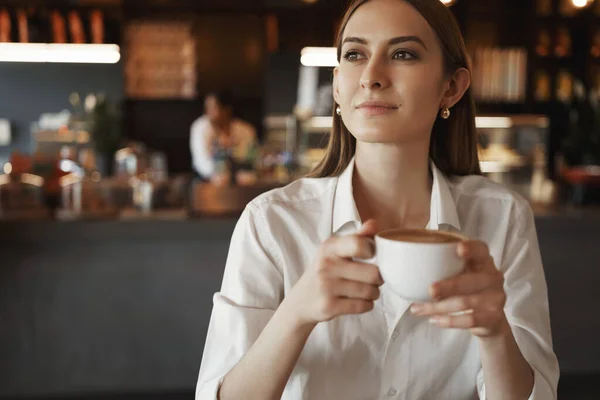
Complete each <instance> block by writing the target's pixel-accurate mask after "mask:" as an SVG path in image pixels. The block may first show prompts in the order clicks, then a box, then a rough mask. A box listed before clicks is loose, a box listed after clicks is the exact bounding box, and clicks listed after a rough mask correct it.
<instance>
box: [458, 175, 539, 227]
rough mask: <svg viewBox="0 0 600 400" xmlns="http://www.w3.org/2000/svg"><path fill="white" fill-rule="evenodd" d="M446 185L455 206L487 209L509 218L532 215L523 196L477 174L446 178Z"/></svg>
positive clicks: (491, 212) (529, 206)
mask: <svg viewBox="0 0 600 400" xmlns="http://www.w3.org/2000/svg"><path fill="white" fill-rule="evenodd" d="M448 187H449V189H450V192H451V193H452V196H453V197H454V200H455V202H456V205H457V207H461V206H462V207H468V208H470V209H474V210H482V211H487V213H489V214H493V215H496V216H499V217H500V216H502V217H505V216H507V215H509V216H510V217H511V218H519V217H525V216H530V215H533V212H532V210H531V205H530V204H529V201H527V200H526V199H525V198H524V197H523V196H521V195H520V194H518V193H517V192H515V191H514V190H511V189H509V188H507V187H506V186H504V185H502V184H500V183H497V182H495V181H492V180H491V179H488V178H485V177H483V176H479V175H469V176H464V177H454V178H449V179H448Z"/></svg>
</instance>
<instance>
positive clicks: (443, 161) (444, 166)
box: [308, 0, 481, 178]
mask: <svg viewBox="0 0 600 400" xmlns="http://www.w3.org/2000/svg"><path fill="white" fill-rule="evenodd" d="M368 1H370V0H354V1H352V2H351V3H350V5H349V6H348V8H347V10H346V12H345V13H344V17H343V18H342V22H341V24H340V28H339V30H338V32H337V36H336V40H335V46H336V47H337V59H338V62H339V61H340V58H341V51H342V40H343V36H344V31H345V29H346V25H347V24H348V20H349V19H350V17H352V15H353V14H354V12H355V11H356V10H357V9H358V8H359V7H360V6H362V5H363V4H365V3H367V2H368ZM398 1H405V2H407V3H408V4H410V5H411V6H413V7H414V8H415V9H416V10H417V11H418V12H419V13H420V14H421V15H422V16H423V17H424V18H425V20H426V21H427V22H428V23H429V25H430V26H431V27H432V28H433V30H434V31H435V33H436V35H437V38H438V42H439V44H440V46H441V48H442V55H443V59H444V61H443V62H444V73H445V74H446V76H452V74H454V73H455V72H456V71H457V70H458V69H460V68H465V69H467V70H469V72H470V66H469V63H468V56H467V48H466V46H465V41H464V38H463V36H462V33H461V32H460V28H459V26H458V23H457V22H456V19H455V18H454V16H453V15H452V13H451V12H450V11H449V10H448V8H447V7H446V6H445V5H443V4H442V2H441V1H439V0H398ZM337 107H338V104H335V102H334V105H333V112H332V114H333V127H332V131H331V134H330V136H329V143H328V144H327V149H326V153H325V157H324V158H323V159H322V160H321V162H320V163H319V164H318V165H317V166H316V167H315V169H314V170H313V171H312V172H311V173H310V174H309V175H308V176H310V177H313V178H323V177H330V176H338V175H340V174H341V173H342V172H343V171H344V170H345V169H346V167H347V166H348V164H349V163H350V160H351V159H352V157H353V156H354V154H355V152H356V139H355V138H354V136H352V134H351V133H350V131H348V128H346V126H345V125H344V122H343V121H342V118H341V116H339V115H337V113H336V112H335V109H336V108H337ZM429 157H430V158H431V159H432V160H433V162H434V163H435V165H436V166H437V167H438V168H439V169H440V170H441V171H442V172H443V173H444V174H445V175H448V176H452V175H461V176H464V175H479V174H481V170H480V167H479V159H478V156H477V130H476V128H475V102H474V101H473V96H472V94H471V89H470V88H469V89H467V91H466V92H465V94H464V95H463V97H462V98H461V99H460V101H459V102H458V103H457V104H455V105H454V107H453V108H452V114H451V115H450V117H449V118H448V119H447V120H445V119H442V118H441V117H439V116H438V118H437V119H436V121H435V123H434V125H433V129H432V132H431V141H430V145H429Z"/></svg>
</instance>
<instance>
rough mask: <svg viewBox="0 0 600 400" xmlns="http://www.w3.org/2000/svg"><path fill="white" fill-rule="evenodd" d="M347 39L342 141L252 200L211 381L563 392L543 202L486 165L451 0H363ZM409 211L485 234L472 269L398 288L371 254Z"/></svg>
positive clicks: (210, 385) (340, 90)
mask: <svg viewBox="0 0 600 400" xmlns="http://www.w3.org/2000/svg"><path fill="white" fill-rule="evenodd" d="M337 48H338V56H339V57H338V58H339V62H340V64H339V67H338V68H336V69H335V71H334V98H335V111H334V116H333V117H334V122H333V123H334V127H333V132H332V134H331V138H330V142H329V147H328V150H327V155H326V156H325V158H324V160H323V161H322V162H321V164H320V165H319V166H318V167H317V168H316V170H315V171H314V172H313V174H312V177H310V178H305V179H300V180H298V181H296V182H294V183H292V184H291V185H289V186H287V187H285V188H283V189H279V190H275V191H273V192H270V193H267V194H265V195H263V196H261V197H259V198H257V199H256V200H254V201H253V202H252V203H251V204H249V205H248V207H247V208H246V210H245V211H244V213H243V215H242V216H241V218H240V220H239V222H238V225H237V227H236V229H235V231H234V234H233V237H232V241H231V249H230V253H229V258H228V260H227V265H226V269H225V275H224V278H223V286H222V289H221V292H220V293H218V294H216V295H215V298H214V309H213V314H212V318H211V322H210V328H209V331H208V338H207V342H206V347H205V351H204V359H203V361H202V366H201V368H200V377H199V382H198V387H197V392H196V398H197V399H215V398H220V399H223V400H228V399H261V400H265V399H279V398H284V399H310V400H316V399H317V400H318V399H357V400H358V399H360V400H364V399H386V398H390V399H408V400H416V399H476V398H478V397H479V398H486V399H490V400H493V399H535V400H547V399H553V398H555V397H556V386H557V381H558V374H559V372H558V364H557V360H556V357H555V355H554V353H553V350H552V345H551V336H550V323H549V317H548V299H547V292H546V283H545V278H544V273H543V268H542V264H541V258H540V254H539V247H538V243H537V237H536V231H535V226H534V219H533V215H532V211H531V208H530V207H529V205H528V203H527V202H526V201H525V200H523V199H522V198H520V197H518V196H517V195H515V194H513V193H512V192H510V191H509V190H507V189H505V188H503V187H502V186H500V185H497V184H495V183H493V182H491V181H489V180H487V179H485V178H483V177H481V176H478V175H479V173H480V171H479V167H478V160H477V151H476V133H475V115H474V106H473V100H472V98H471V94H470V91H469V85H470V71H469V66H468V63H467V54H466V50H465V45H464V41H463V39H462V36H461V34H460V32H459V29H458V27H457V24H456V22H455V20H454V19H453V17H452V16H451V13H450V12H449V11H448V10H447V9H446V7H445V6H444V5H443V4H442V3H441V2H440V1H439V0H357V1H354V2H353V3H352V4H351V5H350V7H349V9H348V11H347V12H346V14H345V17H344V19H343V22H342V24H341V29H340V32H339V35H338V40H337ZM394 227H407V228H425V227H426V228H428V229H437V230H445V231H455V232H461V233H463V234H465V235H467V236H468V237H470V238H471V239H472V240H471V241H467V242H463V243H461V245H460V246H459V255H460V256H461V257H463V258H464V260H465V262H466V265H467V268H466V270H465V272H464V273H463V274H461V275H460V276H457V277H454V278H451V279H449V280H446V281H442V282H438V283H436V284H434V285H433V286H432V287H431V288H430V292H431V294H432V298H434V299H435V301H431V302H428V303H424V304H411V303H410V302H409V301H407V300H404V299H402V298H399V297H397V296H395V295H394V294H393V293H391V292H390V291H389V289H388V288H387V287H386V285H385V284H384V282H382V280H381V277H380V275H379V273H378V270H377V267H376V266H375V265H370V264H368V263H363V262H359V261H357V259H370V258H371V257H372V256H373V253H374V249H373V242H372V236H373V235H374V234H375V233H376V232H377V231H378V230H381V229H386V228H394ZM401 262H402V260H398V263H401Z"/></svg>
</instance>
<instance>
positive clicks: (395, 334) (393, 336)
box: [392, 329, 400, 339]
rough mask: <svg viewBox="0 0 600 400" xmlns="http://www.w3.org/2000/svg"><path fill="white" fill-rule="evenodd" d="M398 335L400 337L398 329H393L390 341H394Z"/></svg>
mask: <svg viewBox="0 0 600 400" xmlns="http://www.w3.org/2000/svg"><path fill="white" fill-rule="evenodd" d="M398 335H400V332H398V329H394V332H392V339H396V338H397V337H398Z"/></svg>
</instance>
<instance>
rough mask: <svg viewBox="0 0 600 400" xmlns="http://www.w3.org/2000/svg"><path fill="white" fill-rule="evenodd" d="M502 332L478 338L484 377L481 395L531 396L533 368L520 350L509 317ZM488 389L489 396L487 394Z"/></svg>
mask: <svg viewBox="0 0 600 400" xmlns="http://www.w3.org/2000/svg"><path fill="white" fill-rule="evenodd" d="M501 332H502V333H500V334H499V335H498V336H496V337H492V338H481V339H480V340H479V352H480V357H481V365H482V370H483V379H484V381H485V391H484V390H480V393H481V394H480V397H481V398H484V399H488V400H494V399H528V398H529V396H530V394H531V393H532V391H533V385H534V379H533V372H532V370H531V367H530V366H529V363H528V362H527V360H525V358H524V357H523V354H521V350H519V346H518V345H517V342H516V340H515V337H514V336H513V334H512V331H511V329H510V325H509V324H508V321H505V322H503V328H502V331H501ZM484 393H487V396H486V395H485V394H484Z"/></svg>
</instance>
